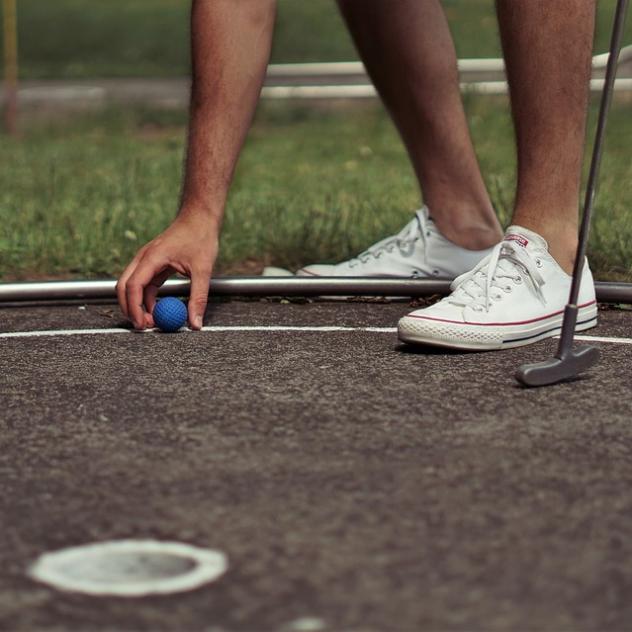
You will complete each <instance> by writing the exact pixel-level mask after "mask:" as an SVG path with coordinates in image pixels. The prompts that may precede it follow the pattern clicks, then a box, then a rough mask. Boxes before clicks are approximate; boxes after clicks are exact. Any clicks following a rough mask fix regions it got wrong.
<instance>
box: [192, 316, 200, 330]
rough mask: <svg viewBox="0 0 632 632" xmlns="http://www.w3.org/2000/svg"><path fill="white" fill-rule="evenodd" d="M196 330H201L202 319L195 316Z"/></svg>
mask: <svg viewBox="0 0 632 632" xmlns="http://www.w3.org/2000/svg"><path fill="white" fill-rule="evenodd" d="M193 320H194V322H195V327H196V329H202V317H201V316H196V317H195V318H194V319H193Z"/></svg>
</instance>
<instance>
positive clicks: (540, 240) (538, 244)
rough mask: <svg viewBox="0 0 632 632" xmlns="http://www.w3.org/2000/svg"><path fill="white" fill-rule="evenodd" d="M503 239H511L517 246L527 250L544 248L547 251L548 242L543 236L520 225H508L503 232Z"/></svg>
mask: <svg viewBox="0 0 632 632" xmlns="http://www.w3.org/2000/svg"><path fill="white" fill-rule="evenodd" d="M503 241H511V242H513V243H514V244H516V245H517V246H521V247H522V248H525V249H526V250H527V252H532V251H533V250H545V251H547V252H548V250H549V244H547V242H546V239H544V237H540V235H538V233H534V232H533V231H532V230H529V229H528V228H523V227H522V226H510V227H509V228H508V229H507V232H506V233H505V237H504V239H503Z"/></svg>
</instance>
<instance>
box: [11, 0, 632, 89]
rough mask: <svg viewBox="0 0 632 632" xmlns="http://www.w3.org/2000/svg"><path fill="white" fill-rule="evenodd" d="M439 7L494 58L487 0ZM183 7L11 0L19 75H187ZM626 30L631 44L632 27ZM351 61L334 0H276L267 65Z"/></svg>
mask: <svg viewBox="0 0 632 632" xmlns="http://www.w3.org/2000/svg"><path fill="white" fill-rule="evenodd" d="M387 1H393V2H396V1H397V0H387ZM586 1H587V2H590V1H592V0H586ZM443 4H444V7H445V10H446V14H447V16H448V19H449V21H450V27H451V29H452V31H453V34H454V37H455V41H456V44H457V50H458V54H459V56H460V57H498V56H499V55H500V44H499V40H498V32H497V31H498V29H497V26H496V19H495V15H494V0H443ZM614 5H615V0H599V2H598V3H597V6H598V16H599V20H598V22H599V24H598V29H597V41H596V48H597V50H598V51H605V50H606V49H607V46H608V39H609V35H610V33H609V31H610V24H611V19H612V12H613V10H614ZM189 6H190V0H98V1H95V2H86V0H18V14H19V41H20V64H21V75H22V78H24V79H46V78H54V79H58V78H69V79H77V78H91V77H145V76H147V77H149V76H155V77H163V76H180V75H186V74H187V73H188V71H189V42H188V27H189ZM627 35H628V36H627V38H626V40H627V41H628V42H632V25H629V26H628V33H627ZM0 37H1V35H0ZM356 58H357V55H356V53H355V50H354V49H353V45H352V43H351V41H350V39H349V36H348V35H347V32H346V30H345V28H344V25H343V23H342V20H341V18H340V17H339V15H338V12H337V9H336V6H335V2H334V0H278V20H277V29H276V34H275V42H274V50H273V54H272V61H273V62H304V61H346V60H349V59H356Z"/></svg>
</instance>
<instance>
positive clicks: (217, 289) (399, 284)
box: [0, 277, 632, 306]
mask: <svg viewBox="0 0 632 632" xmlns="http://www.w3.org/2000/svg"><path fill="white" fill-rule="evenodd" d="M115 285H116V281H115V280H114V279H107V280H102V281H44V282H38V283H0V306H1V305H2V303H20V302H48V301H60V300H77V299H114V298H116V292H115ZM189 287H190V282H189V280H188V279H172V280H170V281H167V282H166V283H165V285H164V286H163V287H162V288H161V291H160V294H161V295H165V296H167V295H168V296H187V295H188V294H189ZM596 287H597V300H598V301H599V302H601V303H629V304H632V283H607V282H606V283H603V282H602V283H596ZM449 288H450V281H448V280H443V279H436V280H435V279H407V278H341V277H321V278H304V277H218V278H215V279H213V280H212V281H211V290H210V292H211V294H214V295H216V296H304V297H310V296H386V297H388V296H391V297H392V296H405V297H411V298H414V297H424V296H425V297H427V296H433V295H442V296H443V295H446V294H447V293H448V292H449Z"/></svg>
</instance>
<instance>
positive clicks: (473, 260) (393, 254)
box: [296, 206, 492, 279]
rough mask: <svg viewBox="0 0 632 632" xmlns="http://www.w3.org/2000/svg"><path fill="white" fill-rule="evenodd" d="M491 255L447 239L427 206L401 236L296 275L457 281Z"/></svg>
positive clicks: (407, 225)
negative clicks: (331, 263)
mask: <svg viewBox="0 0 632 632" xmlns="http://www.w3.org/2000/svg"><path fill="white" fill-rule="evenodd" d="M491 251H492V249H491V248H489V249H485V250H467V249H466V248H461V247H460V246H457V245H456V244H454V243H452V242H451V241H449V240H448V239H446V238H445V237H444V236H443V235H442V234H441V233H440V232H439V230H438V229H437V227H436V225H435V223H434V221H433V220H432V218H431V217H430V212H429V210H428V208H427V207H425V206H424V207H423V208H422V209H420V210H418V211H417V212H416V213H415V217H413V219H412V220H411V221H410V222H409V223H408V224H406V226H404V228H403V229H402V230H401V231H400V232H399V233H398V234H397V235H393V236H391V237H387V238H386V239H382V240H381V241H378V242H377V243H376V244H374V245H373V246H371V247H370V248H369V249H368V250H365V251H364V252H363V253H362V254H360V255H358V256H357V257H354V258H353V259H349V260H348V261H343V262H342V263H337V264H333V265H327V264H314V265H308V266H305V267H304V268H301V269H300V270H299V271H298V272H297V273H296V274H297V276H319V277H408V278H411V277H412V278H438V279H441V278H443V279H454V278H455V277H457V276H458V275H459V274H463V273H464V272H466V271H467V270H471V269H472V267H474V266H475V265H476V264H477V263H478V262H479V261H480V260H481V259H483V258H484V257H485V256H486V255H488V254H489V253H490V252H491Z"/></svg>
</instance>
